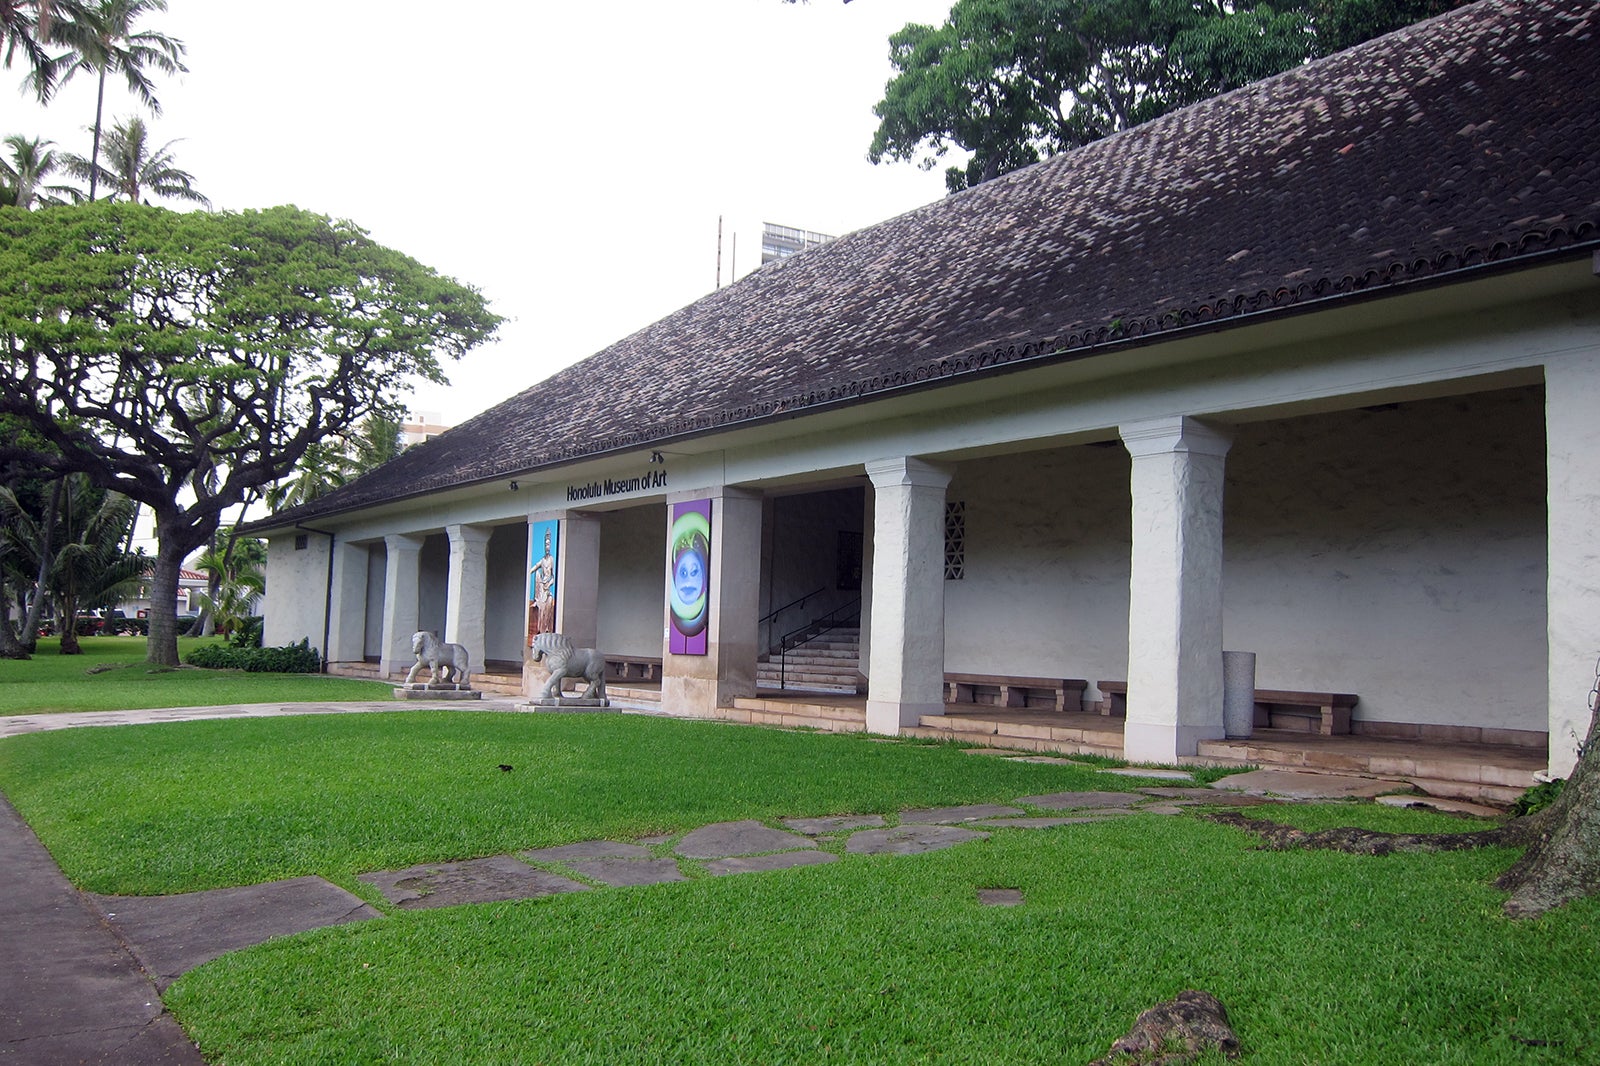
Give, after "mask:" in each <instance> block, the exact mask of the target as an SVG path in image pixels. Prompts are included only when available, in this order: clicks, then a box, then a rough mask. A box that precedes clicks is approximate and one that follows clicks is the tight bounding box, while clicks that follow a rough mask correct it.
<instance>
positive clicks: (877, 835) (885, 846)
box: [844, 825, 989, 855]
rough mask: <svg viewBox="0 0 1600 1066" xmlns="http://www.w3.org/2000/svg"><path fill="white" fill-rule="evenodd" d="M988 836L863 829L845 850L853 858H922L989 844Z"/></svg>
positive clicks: (921, 828) (924, 828)
mask: <svg viewBox="0 0 1600 1066" xmlns="http://www.w3.org/2000/svg"><path fill="white" fill-rule="evenodd" d="M988 838H989V834H988V833H980V832H977V831H976V830H972V829H963V828H962V827H960V826H957V825H902V826H898V827H896V828H894V829H863V830H861V832H859V833H853V834H851V836H850V839H849V840H848V841H846V842H845V846H844V850H845V851H847V852H849V853H850V854H851V855H919V854H921V853H922V852H925V851H937V850H939V849H940V848H949V847H954V846H955V845H957V844H965V843H966V842H967V841H969V840H987V839H988Z"/></svg>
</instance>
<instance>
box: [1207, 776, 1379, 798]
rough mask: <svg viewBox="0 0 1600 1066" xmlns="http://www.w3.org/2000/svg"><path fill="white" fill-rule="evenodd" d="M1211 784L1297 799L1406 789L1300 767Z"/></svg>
mask: <svg viewBox="0 0 1600 1066" xmlns="http://www.w3.org/2000/svg"><path fill="white" fill-rule="evenodd" d="M1211 787H1212V788H1213V789H1216V790H1218V791H1224V792H1248V793H1250V794H1251V795H1256V796H1284V797H1286V798H1288V799H1297V800H1319V799H1326V800H1335V799H1373V798H1375V797H1377V796H1381V795H1383V794H1384V793H1386V792H1394V791H1396V790H1398V789H1406V788H1409V787H1410V786H1409V785H1407V784H1406V783H1405V782H1404V781H1384V780H1380V779H1376V778H1371V777H1350V776H1347V775H1344V774H1310V773H1305V772H1303V771H1300V770H1251V771H1250V772H1248V773H1243V774H1231V775H1229V776H1228V777H1224V778H1223V779H1222V780H1220V781H1216V782H1214V783H1213V784H1212V785H1211Z"/></svg>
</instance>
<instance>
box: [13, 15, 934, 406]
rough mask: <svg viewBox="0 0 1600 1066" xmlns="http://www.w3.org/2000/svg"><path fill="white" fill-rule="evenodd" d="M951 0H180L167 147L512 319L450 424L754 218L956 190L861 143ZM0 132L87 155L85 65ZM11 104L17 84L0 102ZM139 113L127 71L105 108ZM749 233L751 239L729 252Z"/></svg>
mask: <svg viewBox="0 0 1600 1066" xmlns="http://www.w3.org/2000/svg"><path fill="white" fill-rule="evenodd" d="M949 6H950V0H855V2H854V3H851V4H849V5H846V4H843V3H841V2H840V0H814V2H813V3H811V4H796V5H791V4H785V3H782V2H780V0H611V2H607V3H584V2H576V3H557V2H553V0H535V2H526V0H485V2H481V3H478V4H474V5H467V6H461V7H457V8H454V9H451V8H449V7H447V6H444V5H440V4H437V3H429V4H424V3H420V2H415V0H336V2H330V0H315V2H313V0H279V2H278V3H275V4H271V5H259V4H242V3H237V2H219V0H169V10H168V11H167V13H166V14H165V15H161V14H159V13H156V14H153V15H152V16H151V17H150V18H149V19H147V20H146V21H145V22H143V23H141V24H140V26H141V27H142V28H151V29H160V30H162V31H164V32H166V33H167V34H169V35H171V36H174V37H177V38H180V39H181V40H182V41H183V42H184V43H185V45H186V46H187V48H188V54H187V57H186V63H187V65H188V67H189V72H188V73H187V74H182V75H178V76H177V77H175V78H172V79H168V80H165V81H163V82H161V83H160V85H159V89H158V94H159V97H160V99H161V101H162V103H163V105H164V113H163V115H162V116H160V117H159V118H154V119H151V118H150V117H149V116H148V115H147V116H146V118H147V121H150V122H151V123H152V129H153V136H154V139H155V141H156V143H157V144H161V143H165V142H166V141H168V140H171V139H175V138H182V140H181V141H180V142H179V143H178V144H177V145H175V146H174V153H175V155H176V158H177V163H178V165H179V166H181V167H182V168H184V169H186V170H188V171H190V172H191V173H193V174H194V176H195V183H196V187H197V188H198V189H199V190H200V191H201V192H203V193H205V194H206V195H207V196H209V197H210V198H211V199H212V201H213V202H214V204H215V205H216V206H217V207H219V208H226V209H242V208H252V207H268V206H272V205H275V204H282V203H292V204H296V205H298V206H300V207H302V208H306V209H309V210H313V211H316V212H318V213H321V214H325V215H330V216H333V217H336V218H348V219H351V220H353V221H355V222H356V223H357V224H359V225H360V226H362V227H363V228H365V229H367V230H368V231H369V232H370V233H371V234H372V236H373V237H374V238H375V239H376V240H378V241H380V242H382V243H384V244H387V245H390V246H391V247H394V248H397V249H399V250H400V251H403V252H405V253H407V254H408V255H411V256H412V257H414V258H416V259H418V260H420V261H421V262H423V263H425V264H427V265H428V266H431V267H433V268H434V269H436V270H438V271H440V272H441V273H444V274H448V275H450V276H452V277H455V278H457V279H459V280H461V281H464V282H468V283H470V284H473V285H476V286H477V287H479V288H480V289H482V290H483V291H484V292H485V293H486V294H487V295H488V297H489V299H490V301H491V305H492V306H493V308H494V310H495V311H497V312H498V313H500V314H501V315H504V316H506V317H507V318H508V319H510V320H511V321H509V322H508V323H507V324H506V326H505V327H503V329H502V331H501V339H500V341H499V342H498V343H495V344H492V345H489V346H486V347H484V348H481V349H479V350H478V351H477V352H475V353H474V354H472V355H469V356H468V357H467V358H466V359H465V360H464V361H463V362H462V363H460V364H456V365H453V366H451V367H450V368H449V369H450V374H451V377H452V381H453V387H452V388H450V389H449V390H437V389H432V388H428V389H426V390H423V391H420V392H419V393H418V395H417V396H416V397H415V404H416V406H417V407H419V408H421V409H424V410H435V411H440V412H442V413H443V414H444V416H445V419H446V421H447V422H449V423H451V424H454V423H457V422H460V421H462V420H464V419H465V418H467V417H470V416H471V415H473V414H476V413H478V412H479V411H482V410H484V409H486V408H488V407H490V406H492V405H493V404H495V403H497V402H499V401H500V400H502V399H504V398H506V397H508V396H510V395H512V394H514V393H516V392H518V391H520V390H521V389H523V388H525V387H527V386H528V385H531V384H533V383H534V382H536V381H538V380H541V379H542V378H545V377H548V376H549V375H550V374H552V373H554V372H555V371H556V370H559V369H560V368H562V367H564V366H567V365H569V364H571V363H573V362H576V361H577V360H579V359H582V358H583V357H585V356H587V355H590V354H592V353H593V352H595V351H598V350H599V349H600V348H603V347H604V346H606V345H607V344H609V343H611V342H612V341H615V340H618V339H620V338H622V337H624V336H626V335H628V334H629V333H631V332H633V331H634V330H636V329H639V328H641V327H643V326H645V325H648V324H649V323H651V322H653V321H655V320H656V319H658V318H660V317H662V316H663V315H666V314H669V313H670V312H672V311H674V310H676V309H678V308H679V307H682V306H683V305H685V304H688V303H691V302H693V301H694V300H695V299H697V298H699V297H700V296H702V295H704V294H705V293H707V292H709V291H710V290H711V289H712V288H713V287H714V286H715V284H716V280H717V220H718V216H719V215H720V216H722V218H723V240H722V278H723V281H724V283H726V282H727V281H728V280H730V278H731V276H732V271H733V269H734V267H735V265H736V266H737V270H738V272H739V274H741V275H742V274H744V273H747V272H748V271H750V270H751V269H754V268H755V267H756V265H757V264H758V263H759V261H760V244H761V240H760V238H761V224H762V222H764V221H770V222H777V223H781V224H784V225H790V226H797V227H800V228H803V229H811V230H818V231H821V232H825V233H832V234H842V233H847V232H849V231H851V230H855V229H860V228H862V227H863V226H867V225H871V224H872V223H875V222H878V221H881V220H883V219H886V218H889V217H892V216H894V215H897V214H900V213H902V212H904V211H907V210H910V209H912V208H914V207H918V206H921V205H922V204H925V203H928V202H930V201H932V200H935V199H938V198H939V197H940V196H941V195H943V189H944V185H943V177H942V174H941V173H939V172H937V171H935V172H931V173H930V172H923V171H920V170H918V169H917V168H916V167H915V166H912V165H910V164H904V163H901V164H883V165H880V166H873V165H872V164H871V163H869V162H867V160H866V150H867V146H868V144H869V143H870V141H871V138H872V133H873V130H874V129H875V128H876V125H877V123H876V120H875V119H874V117H873V115H872V106H873V104H875V103H876V102H877V101H878V100H879V99H880V97H881V96H882V92H883V85H884V82H885V81H886V80H887V79H888V77H889V75H890V68H889V64H888V59H887V55H888V43H887V42H888V37H889V34H890V33H892V32H894V31H895V30H897V29H899V28H900V27H901V26H902V25H904V24H905V23H907V22H925V23H939V22H942V21H943V19H944V16H945V15H946V13H947V12H948V10H949ZM20 77H21V71H20V70H19V69H16V68H13V69H12V70H9V71H0V79H4V80H6V81H8V82H9V83H10V85H11V87H12V88H11V89H10V90H9V91H6V92H0V115H3V116H4V118H3V121H0V135H5V134H10V133H20V134H23V135H25V136H45V137H48V138H50V139H52V140H55V141H56V142H57V144H58V146H59V147H60V148H62V149H65V150H67V151H75V152H78V153H80V154H85V155H86V154H87V153H88V148H89V137H88V135H87V133H85V132H84V128H85V127H87V126H88V125H90V124H91V123H92V121H93V118H94V93H93V84H92V81H91V79H89V78H87V77H82V76H80V79H79V81H81V84H79V83H78V82H74V83H72V84H70V85H69V86H68V87H67V88H66V89H65V90H64V91H63V92H62V93H61V94H60V95H59V96H58V98H57V99H56V101H55V102H54V103H52V104H51V106H50V107H49V108H47V109H44V110H40V109H38V108H37V107H35V106H33V105H31V104H30V103H29V101H28V99H27V98H26V97H24V96H23V95H21V94H20V93H18V92H16V91H15V89H14V86H15V85H16V83H17V82H18V81H19V80H20ZM7 101H9V103H8V102H7ZM136 112H137V107H136V104H135V102H134V101H133V100H132V99H131V98H130V97H129V96H128V95H127V94H126V91H125V90H123V89H122V88H121V86H120V85H113V87H112V88H111V89H110V91H108V94H107V114H108V117H109V118H113V119H114V118H119V117H123V116H127V115H131V114H134V113H136ZM735 234H737V260H736V264H735V252H734V243H735Z"/></svg>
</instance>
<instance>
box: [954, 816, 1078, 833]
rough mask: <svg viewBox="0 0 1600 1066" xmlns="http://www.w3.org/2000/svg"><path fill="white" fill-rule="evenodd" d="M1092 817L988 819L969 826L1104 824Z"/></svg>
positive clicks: (1044, 826) (1006, 826) (1007, 826)
mask: <svg viewBox="0 0 1600 1066" xmlns="http://www.w3.org/2000/svg"><path fill="white" fill-rule="evenodd" d="M1104 821H1106V819H1105V818H1103V817H1095V816H1094V815H1087V814H1084V815H1076V816H1074V815H1065V814H1064V815H1060V816H1058V817H1055V818H989V819H985V820H984V821H981V822H972V823H970V824H971V825H974V826H982V827H983V828H985V829H1054V828H1055V827H1056V826H1058V825H1082V824H1083V823H1084V822H1104Z"/></svg>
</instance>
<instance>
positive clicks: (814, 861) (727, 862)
mask: <svg viewBox="0 0 1600 1066" xmlns="http://www.w3.org/2000/svg"><path fill="white" fill-rule="evenodd" d="M838 861H839V856H837V855H835V854H834V853H833V852H831V851H785V852H780V853H779V854H777V855H750V856H738V855H735V856H731V857H729V858H726V859H712V860H711V861H710V862H708V863H706V870H707V872H709V873H711V874H712V875H713V876H716V877H723V876H726V875H727V874H755V873H766V872H767V871H769V870H790V869H793V868H794V867H796V866H821V865H823V864H825V863H830V862H838Z"/></svg>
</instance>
